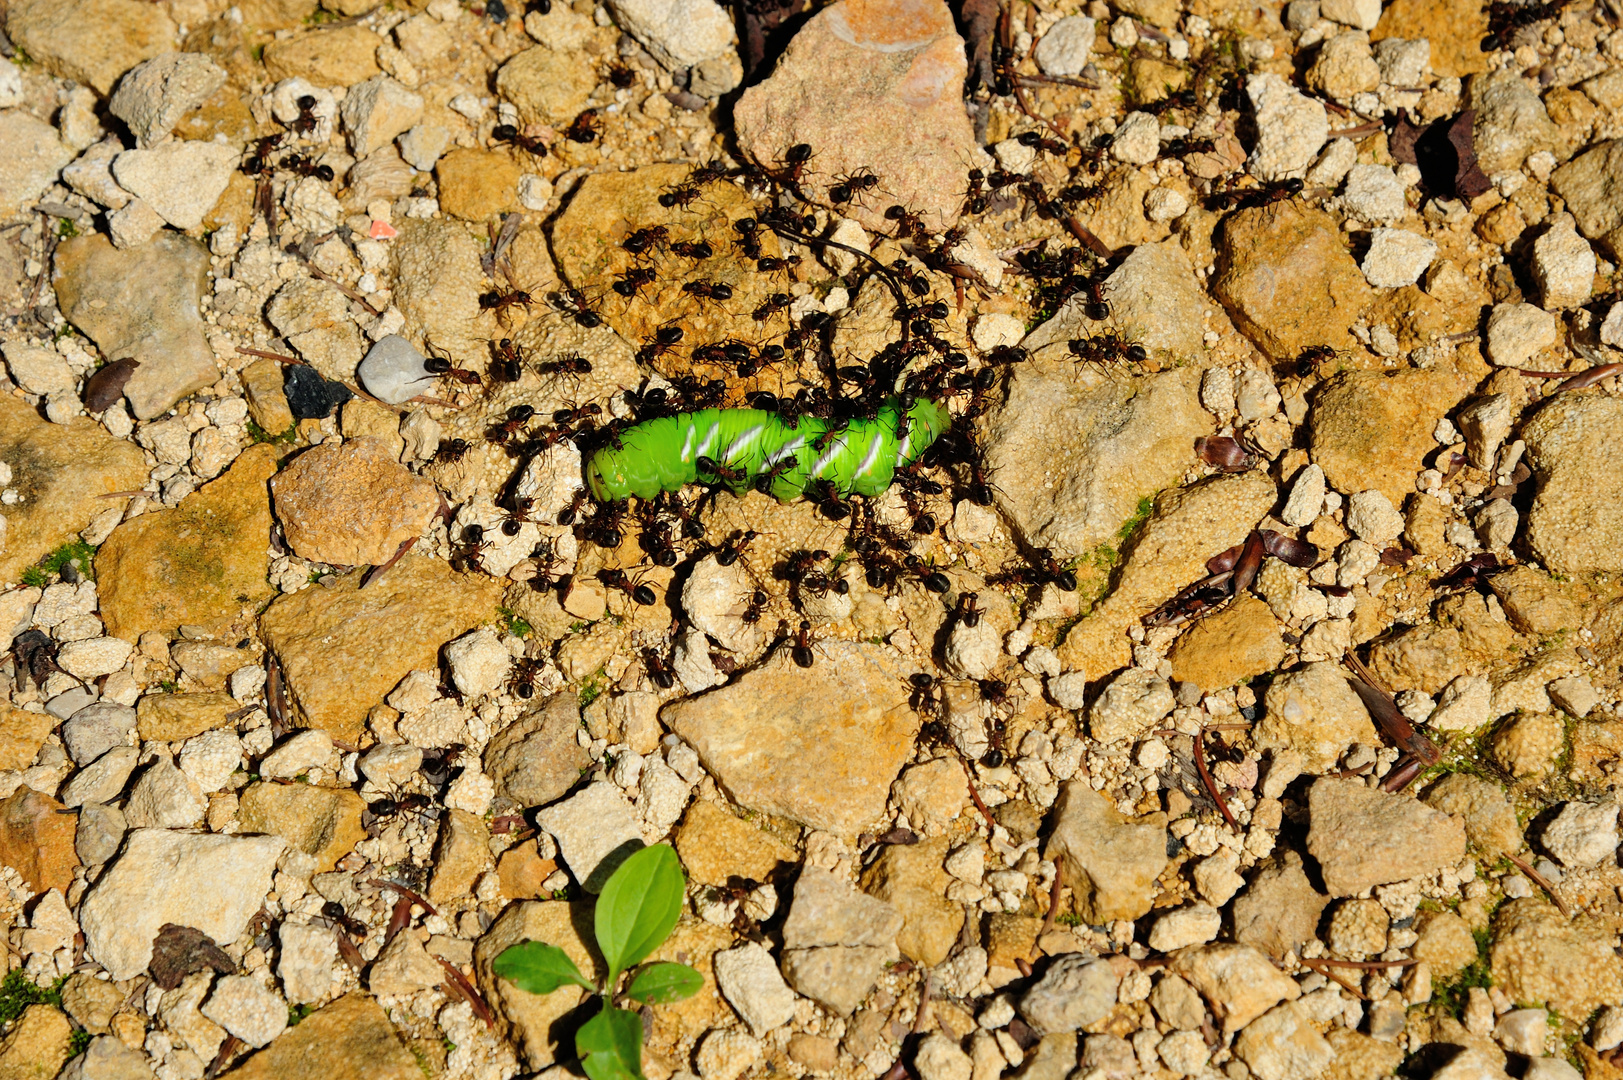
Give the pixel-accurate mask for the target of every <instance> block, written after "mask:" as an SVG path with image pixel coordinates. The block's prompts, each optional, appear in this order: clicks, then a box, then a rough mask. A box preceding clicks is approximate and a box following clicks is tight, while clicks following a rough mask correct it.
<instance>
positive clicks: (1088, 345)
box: [1070, 334, 1149, 364]
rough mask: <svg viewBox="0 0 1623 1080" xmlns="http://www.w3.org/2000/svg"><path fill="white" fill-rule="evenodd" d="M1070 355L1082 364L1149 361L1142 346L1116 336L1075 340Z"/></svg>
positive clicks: (1071, 345) (1109, 335)
mask: <svg viewBox="0 0 1623 1080" xmlns="http://www.w3.org/2000/svg"><path fill="white" fill-rule="evenodd" d="M1070 350H1071V355H1072V356H1075V357H1076V358H1077V359H1078V360H1080V361H1082V362H1083V363H1084V364H1108V363H1113V362H1115V361H1117V360H1130V361H1132V362H1134V363H1139V364H1141V363H1143V362H1144V361H1145V360H1148V359H1149V353H1148V352H1146V351H1145V349H1144V346H1142V345H1139V344H1138V343H1136V342H1131V341H1127V340H1126V339H1124V338H1122V337H1121V336H1119V335H1117V334H1100V335H1098V336H1097V337H1091V338H1076V339H1074V340H1072V342H1071V344H1070Z"/></svg>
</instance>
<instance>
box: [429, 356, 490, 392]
mask: <svg viewBox="0 0 1623 1080" xmlns="http://www.w3.org/2000/svg"><path fill="white" fill-rule="evenodd" d="M423 370H424V371H426V372H428V373H429V374H430V375H444V376H445V377H446V378H449V379H454V380H455V381H457V382H459V383H461V384H462V385H464V386H478V385H479V384H480V383H482V382H484V380H483V379H481V378H480V377H479V373H478V372H477V371H469V370H468V369H467V368H459V367H457V366H456V365H454V364H452V363H451V361H449V360H447V359H446V358H445V357H443V356H430V357H429V358H428V359H427V360H424V361H423Z"/></svg>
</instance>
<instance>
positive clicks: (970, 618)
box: [953, 592, 986, 629]
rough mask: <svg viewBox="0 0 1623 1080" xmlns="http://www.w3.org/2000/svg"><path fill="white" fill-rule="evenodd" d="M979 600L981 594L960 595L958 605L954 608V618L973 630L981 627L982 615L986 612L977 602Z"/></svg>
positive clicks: (968, 593) (967, 593)
mask: <svg viewBox="0 0 1623 1080" xmlns="http://www.w3.org/2000/svg"><path fill="white" fill-rule="evenodd" d="M979 599H980V594H979V593H972V592H966V593H960V594H959V596H958V603H957V604H955V605H954V606H953V616H954V618H956V619H957V620H958V621H959V622H961V623H963V624H964V625H965V626H967V627H970V628H971V629H973V628H974V627H977V626H979V625H980V624H981V615H982V614H983V613H984V612H985V610H986V609H985V608H983V607H981V606H980V604H979V603H978V602H977V601H978V600H979Z"/></svg>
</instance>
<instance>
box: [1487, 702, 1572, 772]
mask: <svg viewBox="0 0 1623 1080" xmlns="http://www.w3.org/2000/svg"><path fill="white" fill-rule="evenodd" d="M1563 736H1564V732H1563V730H1562V727H1561V721H1560V720H1559V719H1558V718H1556V717H1555V716H1552V715H1550V714H1549V713H1532V714H1529V715H1525V716H1518V717H1516V718H1515V719H1513V720H1511V721H1509V722H1508V723H1506V724H1505V725H1504V726H1503V727H1501V728H1500V729H1499V730H1498V731H1496V732H1494V734H1493V742H1492V749H1493V756H1494V759H1495V760H1497V761H1498V762H1499V764H1500V765H1502V766H1504V768H1505V769H1506V771H1508V772H1509V773H1510V775H1511V776H1514V777H1516V778H1517V779H1521V778H1522V777H1527V776H1538V775H1540V774H1542V773H1544V772H1547V771H1548V770H1549V769H1550V767H1551V766H1552V765H1554V764H1555V758H1556V755H1557V754H1559V753H1560V752H1561V743H1562V739H1563Z"/></svg>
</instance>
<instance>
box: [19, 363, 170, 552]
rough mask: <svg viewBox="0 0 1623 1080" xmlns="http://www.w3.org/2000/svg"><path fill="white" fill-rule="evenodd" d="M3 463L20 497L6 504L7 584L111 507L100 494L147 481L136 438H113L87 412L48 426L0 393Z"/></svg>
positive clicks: (28, 408) (30, 409)
mask: <svg viewBox="0 0 1623 1080" xmlns="http://www.w3.org/2000/svg"><path fill="white" fill-rule="evenodd" d="M0 461H4V462H5V463H6V464H8V465H10V466H11V475H12V481H11V487H13V488H15V489H16V490H17V492H18V493H19V494H20V495H21V496H22V498H21V499H19V500H18V501H17V502H16V503H14V504H13V505H11V506H7V507H5V508H4V509H5V517H6V542H5V548H4V550H3V551H0V580H4V581H16V580H17V578H18V576H19V575H20V574H21V573H22V571H23V569H24V568H25V567H27V566H29V565H31V564H32V563H34V562H36V561H38V560H39V558H40V557H41V556H44V555H47V554H49V553H50V552H51V550H52V549H54V548H56V547H57V546H59V545H61V544H63V543H66V542H67V541H69V540H73V539H75V538H76V537H77V536H78V534H79V530H81V529H83V528H84V527H85V526H86V525H89V524H90V519H91V518H93V517H95V516H96V515H97V514H99V513H101V512H102V511H104V510H106V509H107V508H108V507H109V506H112V505H115V504H114V503H113V502H112V501H110V500H108V499H103V498H101V496H102V495H108V494H111V493H112V492H115V491H128V490H131V489H134V488H139V487H140V486H141V485H142V484H144V483H146V479H147V466H146V462H145V460H144V459H143V457H142V454H141V449H140V447H138V446H136V445H135V444H134V443H131V442H124V441H122V440H120V439H115V438H113V437H112V436H111V435H108V434H107V432H106V431H105V430H103V428H102V426H101V425H100V424H97V423H96V422H95V421H93V420H91V419H89V418H88V417H78V418H76V419H74V420H73V422H71V423H68V424H52V423H49V422H47V421H46V420H45V419H44V418H42V417H41V416H40V415H39V413H37V412H35V411H34V410H33V409H32V408H30V407H29V406H28V404H27V403H26V402H23V401H20V400H18V399H17V398H14V397H11V396H9V395H5V396H0Z"/></svg>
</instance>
